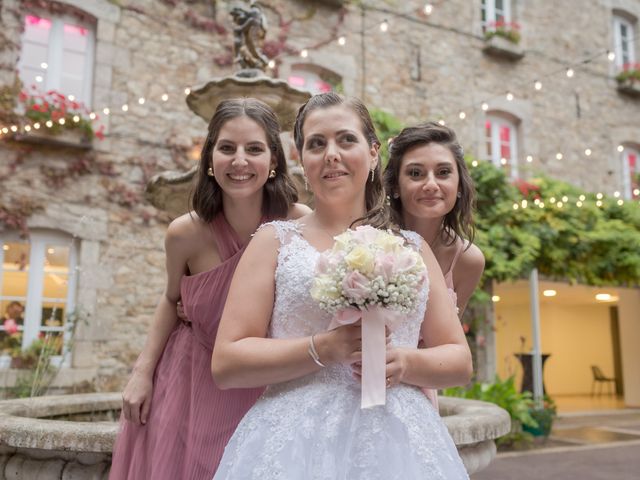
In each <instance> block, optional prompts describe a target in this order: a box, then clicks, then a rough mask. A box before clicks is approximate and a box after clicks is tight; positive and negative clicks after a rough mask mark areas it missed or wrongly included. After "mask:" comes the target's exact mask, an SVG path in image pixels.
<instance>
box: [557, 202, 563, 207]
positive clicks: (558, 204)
mask: <svg viewBox="0 0 640 480" xmlns="http://www.w3.org/2000/svg"><path fill="white" fill-rule="evenodd" d="M562 205H564V204H563V203H562V202H558V203H556V207H558V208H562Z"/></svg>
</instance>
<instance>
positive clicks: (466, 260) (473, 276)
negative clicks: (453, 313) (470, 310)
mask: <svg viewBox="0 0 640 480" xmlns="http://www.w3.org/2000/svg"><path fill="white" fill-rule="evenodd" d="M483 271H484V255H483V254H482V252H481V251H480V249H479V248H478V247H477V246H475V245H473V244H471V246H470V247H469V248H468V249H467V250H465V251H464V252H462V254H461V255H460V259H459V260H458V263H457V264H456V266H455V267H454V269H453V286H454V288H455V291H456V295H457V297H458V309H459V312H458V316H459V317H460V318H462V314H463V313H464V310H465V308H467V304H468V303H469V299H470V298H471V295H473V291H474V290H475V289H476V287H477V286H478V282H480V277H482V272H483Z"/></svg>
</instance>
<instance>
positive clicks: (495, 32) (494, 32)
mask: <svg viewBox="0 0 640 480" xmlns="http://www.w3.org/2000/svg"><path fill="white" fill-rule="evenodd" d="M487 27H488V28H487V30H486V31H485V32H484V38H485V39H487V40H490V39H491V38H493V37H495V36H498V37H502V38H505V39H507V40H509V41H510V42H511V43H515V44H518V43H520V25H519V24H518V23H517V22H505V21H504V20H499V21H497V22H489V23H488V24H487Z"/></svg>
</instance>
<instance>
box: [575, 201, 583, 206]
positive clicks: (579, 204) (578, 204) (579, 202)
mask: <svg viewBox="0 0 640 480" xmlns="http://www.w3.org/2000/svg"><path fill="white" fill-rule="evenodd" d="M576 207H578V208H580V207H582V202H581V201H580V200H578V201H577V202H576Z"/></svg>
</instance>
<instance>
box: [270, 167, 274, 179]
mask: <svg viewBox="0 0 640 480" xmlns="http://www.w3.org/2000/svg"><path fill="white" fill-rule="evenodd" d="M269 178H276V169H275V168H272V169H271V170H270V171H269Z"/></svg>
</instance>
